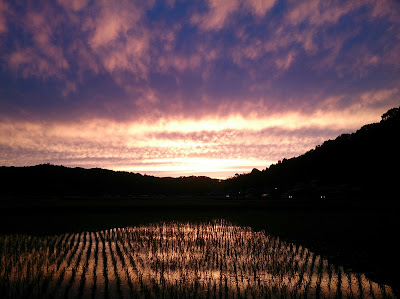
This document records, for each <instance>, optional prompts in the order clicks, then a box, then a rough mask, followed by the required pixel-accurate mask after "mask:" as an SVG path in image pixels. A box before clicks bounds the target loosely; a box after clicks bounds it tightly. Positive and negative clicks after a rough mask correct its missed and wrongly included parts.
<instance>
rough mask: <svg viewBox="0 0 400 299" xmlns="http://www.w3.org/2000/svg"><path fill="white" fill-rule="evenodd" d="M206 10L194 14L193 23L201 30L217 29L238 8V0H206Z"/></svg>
mask: <svg viewBox="0 0 400 299" xmlns="http://www.w3.org/2000/svg"><path fill="white" fill-rule="evenodd" d="M207 3H208V11H207V12H206V13H204V14H194V15H193V16H192V17H191V21H192V23H193V24H196V25H198V26H199V27H200V28H201V29H203V30H219V29H221V28H222V27H223V26H224V25H225V23H226V22H227V19H228V17H229V16H230V15H231V14H232V13H233V12H235V11H236V10H237V9H238V8H239V1H238V0H208V1H207Z"/></svg>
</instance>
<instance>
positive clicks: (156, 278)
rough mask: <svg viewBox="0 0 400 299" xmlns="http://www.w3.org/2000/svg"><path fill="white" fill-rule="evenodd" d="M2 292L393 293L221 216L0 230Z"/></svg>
mask: <svg viewBox="0 0 400 299" xmlns="http://www.w3.org/2000/svg"><path fill="white" fill-rule="evenodd" d="M0 294H2V297H10V298H11V297H14V298H21V297H31V296H33V297H40V298H43V297H49V298H55V297H64V298H65V297H71V298H76V297H80V298H91V297H96V298H130V297H139V298H149V297H153V298H186V297H190V298H193V297H198V298H265V297H275V296H277V297H281V296H283V297H289V298H290V297H311V298H317V297H325V298H341V297H343V298H393V297H395V296H394V293H393V290H392V289H391V288H390V287H389V286H386V285H380V284H378V283H375V282H373V281H371V280H369V279H368V278H367V277H366V276H365V275H364V274H362V273H353V272H351V271H348V270H346V269H344V268H343V267H341V266H339V265H335V264H332V263H331V262H330V261H329V260H327V259H325V258H322V257H321V256H319V255H316V254H314V253H313V252H312V251H310V250H308V249H307V248H305V247H302V246H298V245H296V244H293V243H289V242H285V241H282V240H281V239H280V238H277V237H272V236H270V235H268V234H267V233H266V232H264V231H254V230H253V229H251V228H250V227H242V226H237V225H233V224H231V223H229V222H227V221H225V220H214V221H209V222H202V223H193V222H183V223H182V222H175V221H172V222H157V223H154V224H150V225H143V226H135V227H131V226H129V227H125V228H114V229H108V230H102V231H94V232H87V231H83V232H80V233H66V234H60V235H53V236H30V235H22V234H11V235H2V236H0Z"/></svg>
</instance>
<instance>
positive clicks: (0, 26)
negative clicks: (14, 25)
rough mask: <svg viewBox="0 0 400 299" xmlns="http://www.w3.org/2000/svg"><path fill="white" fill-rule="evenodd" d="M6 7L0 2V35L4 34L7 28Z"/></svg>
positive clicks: (0, 0) (2, 0) (4, 3)
mask: <svg viewBox="0 0 400 299" xmlns="http://www.w3.org/2000/svg"><path fill="white" fill-rule="evenodd" d="M7 13H8V5H7V3H6V2H5V1H4V0H0V34H3V33H6V32H7V31H8V28H7V18H6V15H7Z"/></svg>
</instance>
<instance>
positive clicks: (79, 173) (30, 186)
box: [0, 107, 400, 200]
mask: <svg viewBox="0 0 400 299" xmlns="http://www.w3.org/2000/svg"><path fill="white" fill-rule="evenodd" d="M399 129H400V107H399V108H392V109H390V110H388V111H387V112H386V113H384V114H383V115H382V120H381V121H380V122H379V123H374V124H368V125H365V126H363V127H362V128H361V129H359V130H358V131H357V132H355V133H353V134H342V135H340V136H339V137H337V138H336V139H335V140H328V141H325V142H324V143H323V144H322V145H320V146H316V147H315V149H312V150H310V151H308V152H306V153H305V154H303V155H301V156H298V157H295V158H291V159H286V158H285V159H283V160H282V161H280V162H279V163H277V164H273V165H271V166H270V167H267V168H266V169H263V170H261V171H260V170H257V169H253V170H252V171H251V172H250V173H247V174H236V175H235V176H234V177H231V178H228V179H226V180H217V179H211V178H208V177H204V176H189V177H180V178H170V177H167V178H159V177H154V176H149V175H141V174H138V173H130V172H122V171H111V170H106V169H100V168H93V169H84V168H79V167H77V168H69V167H64V166H57V165H51V164H41V165H36V166H29V167H13V166H11V167H5V166H3V167H0V176H1V177H2V178H3V179H2V187H1V190H0V196H2V197H21V196H22V197H30V196H55V197H69V196H77V197H79V196H83V197H84V196H101V197H147V196H160V197H164V196H165V197H172V196H182V197H184V196H186V197H193V196H204V197H224V198H227V195H229V198H265V199H282V198H284V199H285V198H286V199H293V200H295V199H297V198H302V199H326V198H332V199H363V198H370V199H374V198H385V199H390V198H396V196H397V197H398V195H397V192H398V190H397V183H398V171H399V166H400V159H399V153H400V146H399V143H398V137H399V136H400V134H399V132H400V130H399Z"/></svg>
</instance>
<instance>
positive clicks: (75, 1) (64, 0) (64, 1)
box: [57, 0, 89, 12]
mask: <svg viewBox="0 0 400 299" xmlns="http://www.w3.org/2000/svg"><path fill="white" fill-rule="evenodd" d="M57 2H58V4H60V5H61V6H63V7H64V9H67V10H72V11H76V12H77V11H80V10H82V9H84V8H85V7H86V6H87V5H88V3H89V0H57Z"/></svg>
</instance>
